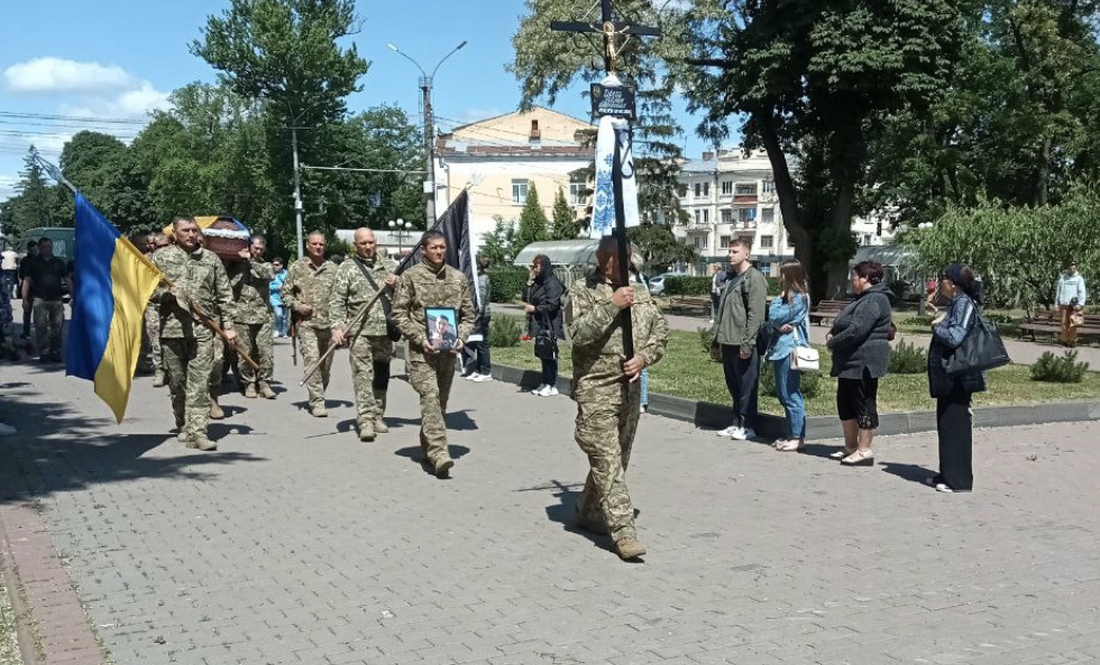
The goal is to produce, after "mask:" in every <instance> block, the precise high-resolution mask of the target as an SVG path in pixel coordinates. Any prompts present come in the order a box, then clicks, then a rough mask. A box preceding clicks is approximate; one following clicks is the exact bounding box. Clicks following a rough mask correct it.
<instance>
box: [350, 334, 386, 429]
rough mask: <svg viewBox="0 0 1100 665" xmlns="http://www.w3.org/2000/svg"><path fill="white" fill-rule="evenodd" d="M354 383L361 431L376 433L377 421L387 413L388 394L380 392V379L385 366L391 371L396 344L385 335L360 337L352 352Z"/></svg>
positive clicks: (351, 349) (352, 378)
mask: <svg viewBox="0 0 1100 665" xmlns="http://www.w3.org/2000/svg"><path fill="white" fill-rule="evenodd" d="M348 355H349V356H351V383H352V386H353V387H354V389H355V411H356V415H357V418H356V419H357V420H358V421H359V427H360V429H362V428H364V427H366V428H368V429H370V430H372V431H373V430H374V421H375V420H377V419H380V418H381V417H382V413H383V411H385V408H386V407H385V404H384V403H383V402H384V400H385V391H384V390H383V391H379V390H378V379H379V378H380V376H379V375H380V373H381V372H380V371H379V370H381V369H382V367H381V366H382V365H383V364H384V365H385V367H386V368H387V369H386V370H384V371H386V372H387V376H386V379H387V380H388V379H389V376H388V371H389V370H388V368H389V363H390V358H392V357H393V342H392V341H390V338H389V337H386V336H385V335H381V336H377V335H357V336H356V337H355V338H354V339H353V340H352V342H351V347H350V348H349V353H348Z"/></svg>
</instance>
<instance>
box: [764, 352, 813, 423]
mask: <svg viewBox="0 0 1100 665" xmlns="http://www.w3.org/2000/svg"><path fill="white" fill-rule="evenodd" d="M772 372H774V373H775V392H776V397H778V398H779V403H780V404H782V405H783V410H784V411H786V412H787V425H788V426H789V427H790V429H791V438H792V439H804V438H806V400H805V398H803V397H802V372H799V371H798V370H797V369H792V368H791V356H790V355H788V356H787V357H785V358H781V359H779V360H773V361H772Z"/></svg>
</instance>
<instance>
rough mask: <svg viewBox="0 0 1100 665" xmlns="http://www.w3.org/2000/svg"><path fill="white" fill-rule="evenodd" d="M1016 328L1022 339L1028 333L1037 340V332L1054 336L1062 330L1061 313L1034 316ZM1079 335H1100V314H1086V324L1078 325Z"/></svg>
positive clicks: (1032, 338) (1033, 339) (1032, 339)
mask: <svg viewBox="0 0 1100 665" xmlns="http://www.w3.org/2000/svg"><path fill="white" fill-rule="evenodd" d="M1016 329H1017V330H1018V331H1019V335H1020V338H1021V339H1022V338H1023V337H1024V335H1028V336H1029V337H1031V341H1033V342H1034V341H1035V335H1036V334H1043V335H1050V336H1051V337H1054V336H1056V335H1058V333H1060V332H1062V319H1061V313H1060V312H1050V313H1048V314H1041V315H1039V316H1033V317H1031V318H1030V319H1028V320H1027V321H1025V322H1023V323H1021V324H1019V326H1017V328H1016ZM1077 335H1078V337H1080V336H1083V335H1100V314H1086V315H1085V323H1084V325H1082V326H1078V327H1077Z"/></svg>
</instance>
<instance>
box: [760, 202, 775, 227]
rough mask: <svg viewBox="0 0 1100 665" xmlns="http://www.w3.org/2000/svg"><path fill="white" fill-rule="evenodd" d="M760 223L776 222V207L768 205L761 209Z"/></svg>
mask: <svg viewBox="0 0 1100 665" xmlns="http://www.w3.org/2000/svg"><path fill="white" fill-rule="evenodd" d="M760 223H761V224H774V223H775V208H774V207H772V206H768V207H766V208H761V209H760Z"/></svg>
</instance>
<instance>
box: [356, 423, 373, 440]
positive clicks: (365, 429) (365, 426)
mask: <svg viewBox="0 0 1100 665" xmlns="http://www.w3.org/2000/svg"><path fill="white" fill-rule="evenodd" d="M359 440H360V441H366V442H370V441H374V421H367V422H362V423H359Z"/></svg>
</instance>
